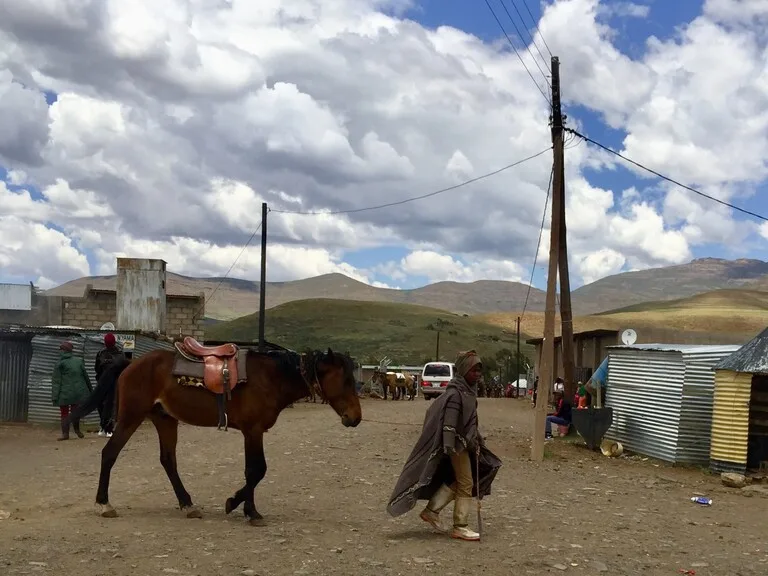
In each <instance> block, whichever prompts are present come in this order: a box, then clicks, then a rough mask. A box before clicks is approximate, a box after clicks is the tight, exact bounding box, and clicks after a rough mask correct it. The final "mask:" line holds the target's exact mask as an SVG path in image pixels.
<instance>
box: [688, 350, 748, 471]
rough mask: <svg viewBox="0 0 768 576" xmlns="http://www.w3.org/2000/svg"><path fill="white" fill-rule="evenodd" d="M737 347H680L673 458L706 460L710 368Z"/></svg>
mask: <svg viewBox="0 0 768 576" xmlns="http://www.w3.org/2000/svg"><path fill="white" fill-rule="evenodd" d="M738 349H739V347H738V346H722V347H717V348H714V347H701V348H696V347H691V348H686V349H684V350H683V363H684V364H685V383H684V385H683V397H682V402H681V404H680V422H679V425H678V439H677V457H676V460H675V461H676V462H678V463H680V464H698V465H702V466H707V465H708V464H709V459H710V456H709V452H710V446H711V438H712V407H713V402H714V390H715V372H714V370H712V368H713V366H714V365H715V364H717V363H718V362H720V361H721V360H723V359H724V358H727V357H728V356H730V355H731V354H733V353H734V352H736V350H738Z"/></svg>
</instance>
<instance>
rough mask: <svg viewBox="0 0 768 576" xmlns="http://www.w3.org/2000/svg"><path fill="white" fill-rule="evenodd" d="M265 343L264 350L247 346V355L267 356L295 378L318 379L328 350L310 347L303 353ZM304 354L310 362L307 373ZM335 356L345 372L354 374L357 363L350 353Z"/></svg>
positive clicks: (280, 368)
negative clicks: (319, 364)
mask: <svg viewBox="0 0 768 576" xmlns="http://www.w3.org/2000/svg"><path fill="white" fill-rule="evenodd" d="M264 345H265V348H266V350H264V351H260V350H259V349H258V348H247V349H246V355H247V356H246V357H260V356H266V357H267V358H270V359H271V360H272V361H273V362H275V364H276V365H277V368H278V369H279V370H280V371H281V372H282V373H283V374H285V375H286V376H287V377H289V378H295V377H297V376H298V377H300V378H304V377H305V376H306V377H307V378H309V379H310V381H311V380H313V379H316V378H317V374H316V373H315V371H316V369H317V364H318V363H319V361H321V360H323V359H324V358H325V357H326V354H327V352H325V351H323V350H312V349H309V348H308V349H306V350H305V351H304V352H303V354H302V353H299V352H296V351H295V350H291V349H290V348H286V347H285V346H280V345H279V344H275V343H274V342H266V341H265V342H264ZM302 356H304V357H306V359H307V360H308V362H306V364H305V370H306V371H307V373H306V374H302V367H301V359H302ZM333 356H334V358H336V359H340V360H341V364H342V367H343V369H344V372H345V373H348V374H354V372H355V363H354V361H353V360H352V358H351V357H350V356H349V355H348V354H345V353H341V352H334V353H333Z"/></svg>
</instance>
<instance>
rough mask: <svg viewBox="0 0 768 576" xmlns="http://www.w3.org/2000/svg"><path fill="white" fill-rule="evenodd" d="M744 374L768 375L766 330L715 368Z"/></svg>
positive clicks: (767, 330)
mask: <svg viewBox="0 0 768 576" xmlns="http://www.w3.org/2000/svg"><path fill="white" fill-rule="evenodd" d="M715 370H732V371H733V372H744V373H746V374H768V328H766V329H765V330H763V331H762V332H760V334H758V335H757V336H755V337H754V338H752V340H750V341H749V342H747V343H746V344H744V346H742V347H741V348H739V349H738V350H737V351H736V352H734V353H733V354H731V355H730V356H728V357H727V358H725V359H724V360H723V361H722V362H720V363H719V364H717V365H716V366H715Z"/></svg>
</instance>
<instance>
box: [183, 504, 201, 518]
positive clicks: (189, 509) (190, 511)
mask: <svg viewBox="0 0 768 576" xmlns="http://www.w3.org/2000/svg"><path fill="white" fill-rule="evenodd" d="M181 511H182V512H184V513H185V514H186V515H187V518H202V517H203V513H202V512H200V509H199V508H198V507H197V506H186V507H185V508H182V509H181Z"/></svg>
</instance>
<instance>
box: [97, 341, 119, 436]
mask: <svg viewBox="0 0 768 576" xmlns="http://www.w3.org/2000/svg"><path fill="white" fill-rule="evenodd" d="M122 357H124V355H123V351H122V350H121V349H120V348H119V347H118V346H117V340H116V338H115V335H114V334H112V332H107V333H106V334H105V335H104V348H102V349H101V350H99V352H98V354H96V362H95V364H94V367H93V370H94V372H96V386H97V387H98V385H99V380H100V379H101V375H102V374H104V371H105V370H106V369H107V367H108V366H110V365H112V364H113V363H114V361H115V360H117V359H118V358H122ZM98 411H99V425H100V426H99V436H106V437H107V438H110V437H111V436H112V432H113V431H114V428H115V419H114V414H115V391H114V389H112V390H110V391H109V392H108V393H107V394H106V395H105V396H104V399H103V400H102V401H101V403H100V404H99V406H98Z"/></svg>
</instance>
